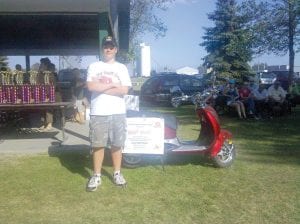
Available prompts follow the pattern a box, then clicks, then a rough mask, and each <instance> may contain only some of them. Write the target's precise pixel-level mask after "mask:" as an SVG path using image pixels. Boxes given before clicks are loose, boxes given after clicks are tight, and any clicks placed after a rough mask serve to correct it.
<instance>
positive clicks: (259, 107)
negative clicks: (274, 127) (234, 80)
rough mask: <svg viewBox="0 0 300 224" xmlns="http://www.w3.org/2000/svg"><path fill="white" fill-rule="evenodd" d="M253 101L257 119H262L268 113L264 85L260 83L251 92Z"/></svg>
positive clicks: (266, 92) (266, 94)
mask: <svg viewBox="0 0 300 224" xmlns="http://www.w3.org/2000/svg"><path fill="white" fill-rule="evenodd" d="M253 99H254V103H255V109H256V114H257V116H258V117H262V116H264V115H265V114H266V113H268V106H267V105H268V104H267V101H268V91H267V89H266V87H265V85H264V84H261V83H260V84H259V86H258V88H257V89H255V90H254V91H253Z"/></svg>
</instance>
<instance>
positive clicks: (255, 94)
mask: <svg viewBox="0 0 300 224" xmlns="http://www.w3.org/2000/svg"><path fill="white" fill-rule="evenodd" d="M299 87H300V85H299V81H294V82H293V84H292V85H291V87H290V90H289V91H286V90H284V89H283V87H282V86H281V83H280V81H278V80H276V81H275V82H274V83H273V84H272V85H270V86H267V85H265V84H262V83H259V84H256V83H255V80H254V79H252V78H250V79H249V80H245V81H244V82H243V83H242V84H241V85H237V83H236V81H235V80H234V79H230V80H229V81H228V82H227V83H226V84H225V85H224V86H223V87H222V88H221V90H220V95H219V96H218V98H217V99H216V106H219V105H222V104H223V107H227V108H234V109H235V111H236V113H237V114H238V116H239V118H240V119H247V118H249V117H251V118H255V119H257V120H258V119H263V118H272V117H273V116H280V115H284V114H287V113H288V112H290V110H291V107H292V106H293V105H296V104H298V103H299V97H300V94H299V92H300V91H299V89H300V88H299Z"/></svg>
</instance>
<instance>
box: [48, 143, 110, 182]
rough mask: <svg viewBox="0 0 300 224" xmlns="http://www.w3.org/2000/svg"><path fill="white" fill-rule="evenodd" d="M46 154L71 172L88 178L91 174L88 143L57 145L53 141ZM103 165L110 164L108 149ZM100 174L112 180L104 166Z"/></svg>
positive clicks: (90, 157) (90, 156) (91, 167)
mask: <svg viewBox="0 0 300 224" xmlns="http://www.w3.org/2000/svg"><path fill="white" fill-rule="evenodd" d="M48 154H49V156H51V157H56V158H58V159H59V161H60V164H61V165H62V166H63V167H65V168H66V169H67V170H69V171H70V172H71V173H74V174H79V175H81V176H82V177H84V178H89V177H90V176H91V174H92V170H93V165H92V155H91V153H90V146H89V145H83V144H82V145H59V144H57V142H53V145H52V146H50V147H49V148H48ZM104 166H110V167H111V166H112V161H111V156H110V151H109V150H105V157H104V161H103V167H104ZM101 174H102V175H103V176H106V177H107V178H108V179H110V180H111V181H112V182H113V178H112V174H111V173H109V172H108V171H107V170H106V169H105V168H102V170H101Z"/></svg>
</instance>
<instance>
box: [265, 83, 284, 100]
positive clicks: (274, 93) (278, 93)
mask: <svg viewBox="0 0 300 224" xmlns="http://www.w3.org/2000/svg"><path fill="white" fill-rule="evenodd" d="M268 96H271V97H273V98H274V99H275V100H278V101H279V100H280V97H283V98H285V96H286V92H285V90H284V89H283V88H282V87H281V86H279V87H278V89H275V88H274V85H272V86H270V87H269V89H268Z"/></svg>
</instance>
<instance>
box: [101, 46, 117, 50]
mask: <svg viewBox="0 0 300 224" xmlns="http://www.w3.org/2000/svg"><path fill="white" fill-rule="evenodd" d="M114 48H115V47H114V46H103V49H109V50H113V49H114Z"/></svg>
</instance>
